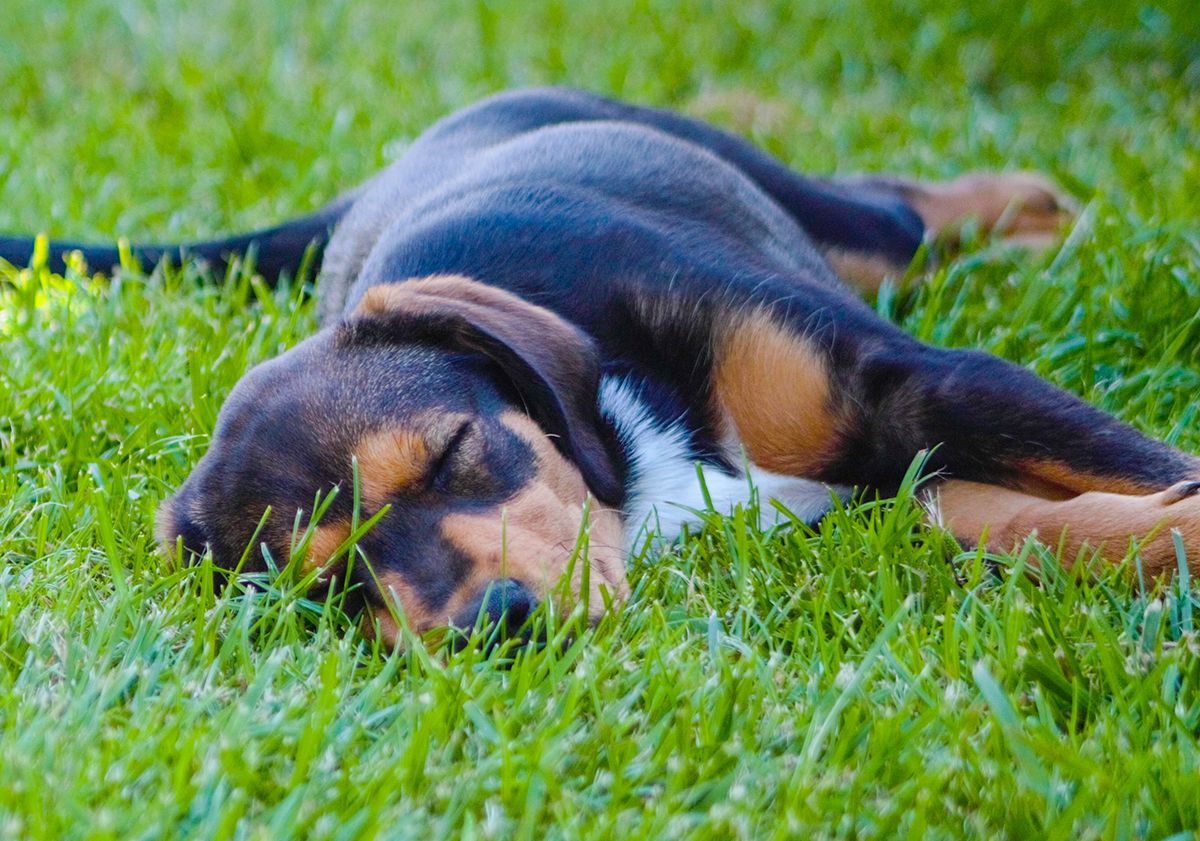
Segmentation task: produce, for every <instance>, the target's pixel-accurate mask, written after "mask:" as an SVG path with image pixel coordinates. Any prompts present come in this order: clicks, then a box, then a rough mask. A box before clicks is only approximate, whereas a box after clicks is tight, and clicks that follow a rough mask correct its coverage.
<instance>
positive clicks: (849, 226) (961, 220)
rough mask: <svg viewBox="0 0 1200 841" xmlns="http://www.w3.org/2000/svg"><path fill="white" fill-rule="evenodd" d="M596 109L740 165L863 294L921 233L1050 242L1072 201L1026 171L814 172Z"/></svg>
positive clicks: (897, 273)
mask: <svg viewBox="0 0 1200 841" xmlns="http://www.w3.org/2000/svg"><path fill="white" fill-rule="evenodd" d="M596 107H599V108H602V109H604V110H606V111H607V112H609V113H608V114H607V115H608V116H616V117H619V118H621V119H624V120H628V121H631V122H637V123H642V124H644V125H649V126H652V127H654V128H656V129H658V130H660V131H664V132H666V133H668V134H671V135H673V136H675V137H678V138H681V139H683V140H687V141H689V142H692V143H695V144H697V145H700V146H703V147H704V148H705V149H707V150H708V151H709V152H712V153H713V154H715V155H717V156H718V157H720V158H722V159H723V160H725V161H726V162H727V163H730V164H733V165H734V166H736V167H738V169H740V170H741V171H742V172H743V173H744V174H745V175H746V176H748V177H749V178H750V179H751V180H753V181H754V182H755V183H756V184H757V185H758V186H759V187H760V188H761V189H762V190H763V191H764V192H766V193H767V194H768V195H770V196H771V198H773V199H774V200H775V201H776V202H777V203H779V205H781V206H782V207H783V209H784V210H786V211H787V212H788V213H789V214H790V215H791V216H792V218H793V219H795V220H796V222H797V223H798V224H799V225H800V226H801V227H802V228H803V229H804V230H805V232H806V233H807V234H808V235H809V236H810V237H811V238H812V239H813V241H814V242H815V243H816V244H817V247H818V248H819V249H820V250H821V251H822V253H823V254H824V255H825V258H826V260H827V262H828V263H829V264H830V266H831V267H832V268H833V269H834V271H835V272H836V273H837V274H838V275H839V276H840V277H841V278H842V279H843V280H844V281H846V282H847V283H849V284H850V285H851V286H853V287H855V288H856V289H858V290H859V291H862V292H874V291H876V290H877V289H878V288H879V285H880V284H881V283H882V282H883V280H884V279H885V278H887V277H901V276H903V275H904V274H905V272H906V271H907V270H908V267H909V264H910V263H911V262H912V259H913V257H915V256H916V255H917V253H918V251H919V250H920V248H921V246H922V244H923V243H924V242H926V241H930V242H933V243H935V244H936V245H937V246H939V247H941V248H948V249H953V248H955V247H956V246H958V245H959V244H960V242H961V239H962V235H963V233H964V231H966V230H967V229H968V228H970V227H971V226H974V227H975V229H976V230H977V231H978V233H980V234H997V235H1000V236H1002V237H1003V238H1004V239H1005V240H1006V241H1008V242H1011V243H1013V244H1016V245H1021V246H1026V247H1031V248H1038V247H1044V246H1045V245H1048V244H1050V243H1051V242H1053V241H1054V240H1055V239H1056V238H1057V237H1058V236H1059V235H1060V233H1061V231H1062V229H1063V227H1064V225H1065V223H1066V222H1067V221H1068V220H1070V219H1071V218H1072V216H1073V215H1074V212H1075V203H1074V201H1073V200H1072V199H1070V197H1069V196H1067V195H1066V194H1065V193H1064V192H1063V191H1062V190H1061V189H1060V188H1058V187H1057V186H1056V185H1055V184H1054V182H1053V181H1051V180H1050V179H1049V178H1046V177H1044V176H1040V175H1035V174H1031V173H1008V174H1000V173H986V172H974V173H968V174H966V175H963V176H961V177H959V178H955V179H953V180H951V181H944V182H921V181H916V180H912V179H905V178H897V177H892V176H866V177H847V178H814V177H809V176H805V175H801V174H799V173H797V172H794V171H793V170H791V169H790V168H788V167H787V166H785V165H784V164H783V163H782V162H780V161H779V160H777V159H776V158H774V157H772V156H771V155H769V154H768V153H766V152H764V151H762V150H761V149H758V148H757V147H755V146H754V145H753V144H752V143H750V142H749V141H747V140H744V139H742V138H740V137H737V136H735V135H733V134H730V133H728V132H725V131H722V130H720V129H717V128H714V127H713V126H710V125H708V124H706V123H703V122H700V121H699V120H694V119H691V118H688V117H684V116H681V115H679V114H675V113H672V112H670V111H661V110H658V109H653V108H644V107H640V106H636V105H626V104H624V103H614V102H611V101H607V100H603V101H601V102H600V103H599V104H597V105H596Z"/></svg>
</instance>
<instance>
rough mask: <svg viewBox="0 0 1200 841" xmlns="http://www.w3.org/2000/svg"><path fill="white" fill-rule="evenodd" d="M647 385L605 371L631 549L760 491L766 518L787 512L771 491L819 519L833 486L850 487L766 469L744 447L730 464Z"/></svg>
mask: <svg viewBox="0 0 1200 841" xmlns="http://www.w3.org/2000/svg"><path fill="white" fill-rule="evenodd" d="M645 388H646V384H645V383H644V382H640V381H639V380H637V379H636V378H633V377H618V376H606V377H604V378H603V379H602V380H601V384H600V411H601V413H602V414H603V415H604V416H605V417H606V418H607V419H608V421H609V422H610V423H611V424H612V425H613V427H614V428H615V429H616V432H617V438H618V440H619V441H620V442H621V446H622V448H623V449H624V451H625V457H626V459H627V462H628V465H629V478H628V479H627V488H626V497H625V505H624V507H623V510H622V518H623V523H624V533H625V547H626V550H627V551H628V552H629V553H630V554H633V553H634V552H636V551H637V550H639V549H641V548H642V547H643V546H644V545H645V544H646V542H647V541H648V540H649V541H656V542H661V543H666V544H669V543H672V542H674V541H675V540H676V539H677V538H679V536H680V535H681V534H682V533H683V528H684V526H685V525H686V526H688V527H689V528H690V529H696V528H697V527H698V526H700V525H701V522H702V518H703V514H704V513H705V512H710V511H715V512H717V513H719V514H728V513H729V512H730V511H731V510H732V509H733V508H734V507H735V506H737V505H745V506H748V507H750V503H751V501H752V500H753V499H754V498H755V496H757V497H758V499H759V501H760V505H759V506H758V509H759V511H760V523H762V524H764V525H769V524H771V523H774V522H777V521H778V520H779V519H780V517H779V512H778V511H777V510H776V509H775V508H774V507H772V506H771V505H770V503H769V500H771V499H777V500H779V501H780V502H781V503H783V505H784V506H785V507H786V508H787V509H788V510H790V511H791V512H792V514H794V515H795V516H796V517H797V518H798V519H799V520H801V521H802V522H806V523H815V522H817V521H818V520H820V518H821V516H822V515H824V514H825V512H826V511H828V510H829V507H830V505H831V503H832V500H833V495H834V493H837V494H838V495H839V496H842V497H843V498H844V497H845V495H846V492H845V490H844V489H831V488H830V487H829V486H828V485H825V484H822V483H821V482H814V481H812V480H809V479H800V478H797V477H794V476H781V475H779V474H776V473H771V472H770V471H767V470H763V469H762V468H760V467H758V466H757V465H754V464H751V463H750V462H749V461H747V460H746V459H745V457H744V455H743V454H742V453H740V452H738V453H736V454H731V455H732V456H733V458H732V459H726V461H727V462H730V461H731V462H733V463H736V464H741V465H744V469H736V470H730V469H729V468H727V467H725V466H724V465H722V464H720V463H719V461H718V460H717V459H713V458H711V457H710V458H705V457H704V456H703V454H701V453H700V452H699V451H698V449H697V447H696V440H695V439H696V435H695V433H694V432H693V431H692V430H690V429H689V428H688V426H687V424H686V423H685V422H684V419H683V416H682V415H680V416H678V417H676V418H674V419H664V418H662V417H660V415H659V413H656V412H655V411H653V410H652V409H651V408H650V405H649V403H648V401H647V400H645V399H644V396H643V394H644V389H645ZM710 503H711V506H710Z"/></svg>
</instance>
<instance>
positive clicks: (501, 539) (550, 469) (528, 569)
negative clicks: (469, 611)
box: [442, 412, 628, 618]
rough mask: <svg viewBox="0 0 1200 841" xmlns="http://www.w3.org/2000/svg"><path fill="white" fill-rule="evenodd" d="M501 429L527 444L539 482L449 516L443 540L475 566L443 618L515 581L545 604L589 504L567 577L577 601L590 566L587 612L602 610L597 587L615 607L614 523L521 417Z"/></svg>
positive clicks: (506, 419)
mask: <svg viewBox="0 0 1200 841" xmlns="http://www.w3.org/2000/svg"><path fill="white" fill-rule="evenodd" d="M501 420H502V422H503V423H504V424H505V425H506V426H508V427H509V428H510V429H512V430H513V432H515V433H516V434H517V435H519V436H520V437H521V438H522V439H523V440H525V441H526V442H527V443H528V444H529V445H530V447H531V448H532V449H533V451H534V454H535V457H536V460H537V475H536V476H535V477H534V479H533V480H532V481H530V482H529V483H528V484H527V485H526V486H525V487H524V488H523V489H522V490H521V491H520V492H519V493H517V495H516V496H514V497H513V498H512V499H510V500H508V501H507V502H505V503H504V504H503V505H502V506H499V507H498V508H495V509H492V510H490V511H487V512H483V513H479V514H475V513H471V514H461V513H460V514H451V515H450V516H449V517H447V518H446V519H445V520H444V521H443V522H442V534H443V536H444V537H445V538H446V540H447V541H449V542H450V543H451V544H453V545H454V546H455V547H456V548H457V549H458V550H459V551H460V552H462V553H463V554H465V555H466V556H467V557H468V558H470V559H471V560H472V561H473V563H474V571H473V573H472V575H471V576H470V578H469V580H468V581H467V582H465V583H464V585H463V587H462V588H460V593H456V594H455V595H454V596H453V597H452V598H451V602H452V604H451V605H448V610H450V612H451V613H453V611H454V610H455V609H461V607H463V606H465V605H466V604H469V603H470V601H471V600H472V599H474V598H475V597H476V596H477V595H478V593H479V592H480V591H482V590H483V588H484V587H486V586H487V585H488V584H489V583H490V582H492V581H495V580H497V579H500V578H515V579H517V580H518V581H520V582H521V583H523V584H524V585H525V586H526V587H528V588H529V589H530V590H531V591H532V592H533V593H534V594H535V595H537V597H538V598H539V599H545V598H546V597H547V595H549V594H550V593H551V591H552V590H553V589H554V587H555V585H557V584H558V582H559V580H560V579H561V578H562V576H563V574H564V573H565V572H566V570H567V565H568V562H569V561H570V556H571V553H572V550H573V549H574V547H575V544H576V541H577V540H578V538H579V533H580V529H581V527H582V526H583V525H584V520H583V507H584V505H585V503H586V504H588V506H589V508H588V523H587V529H588V554H587V557H586V558H580V559H579V561H578V562H577V563H576V564H575V568H574V570H573V572H572V578H571V580H572V584H573V590H574V592H575V593H576V595H578V594H579V591H580V587H581V584H582V579H583V575H582V573H583V565H584V563H587V564H588V565H589V579H590V580H589V591H590V592H589V608H590V612H591V615H592V617H593V618H599V616H600V615H601V614H602V612H603V610H604V599H603V597H602V596H601V594H600V587H601V586H602V585H603V586H604V587H606V588H607V590H608V592H609V595H610V597H611V598H613V599H616V600H620V599H622V598H624V596H625V595H626V593H627V589H628V587H627V584H626V581H625V562H624V551H623V549H622V534H621V521H620V516H619V514H618V513H617V512H616V511H613V510H611V509H608V508H604V507H603V506H601V505H600V504H599V503H598V502H597V501H596V500H595V499H591V498H590V496H589V494H588V490H587V486H586V485H585V484H584V481H583V478H582V477H581V476H580V474H579V471H578V470H577V469H576V468H575V466H574V465H572V464H571V463H570V462H569V461H568V460H567V459H565V458H564V457H563V456H562V455H561V454H560V453H559V452H558V450H556V449H555V448H554V445H553V444H552V443H551V442H550V440H549V439H548V438H547V437H546V435H545V434H544V433H543V432H542V431H541V429H540V428H539V427H538V426H537V425H536V424H535V423H534V422H533V421H532V420H530V419H529V418H528V417H526V416H525V415H522V414H519V413H516V412H508V413H505V414H504V415H503V416H502V417H501Z"/></svg>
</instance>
